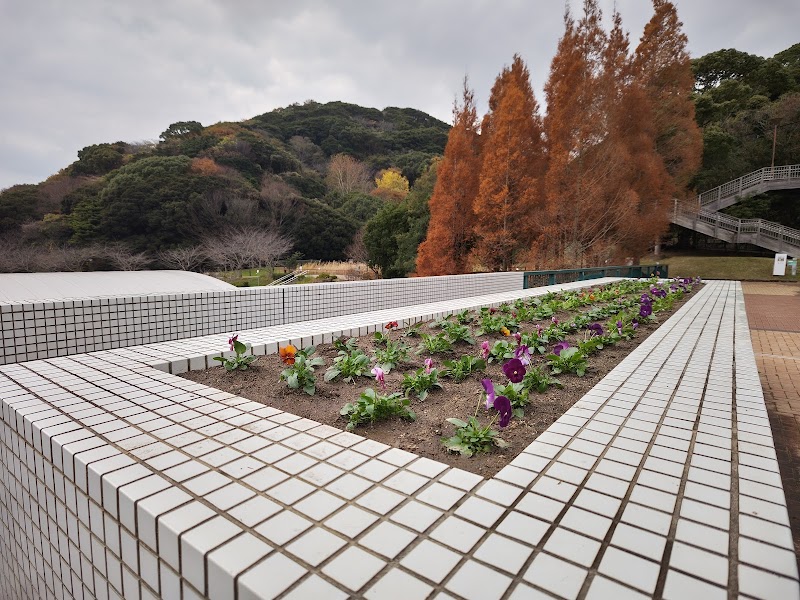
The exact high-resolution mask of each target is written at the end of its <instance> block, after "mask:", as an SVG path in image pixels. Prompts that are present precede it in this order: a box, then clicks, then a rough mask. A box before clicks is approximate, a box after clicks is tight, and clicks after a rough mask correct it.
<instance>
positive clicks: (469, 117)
mask: <svg viewBox="0 0 800 600" xmlns="http://www.w3.org/2000/svg"><path fill="white" fill-rule="evenodd" d="M479 172H480V157H479V155H478V115H477V111H476V109H475V98H474V94H473V92H472V90H470V89H469V87H468V86H467V79H466V78H464V90H463V92H462V103H461V104H460V105H459V104H458V103H456V104H455V105H454V106H453V128H452V129H451V130H450V134H449V135H448V138H447V146H445V149H444V158H443V159H442V161H441V163H440V164H439V167H438V171H437V177H436V185H435V186H434V188H433V194H432V195H431V198H430V201H429V206H430V215H431V216H430V223H429V225H428V233H427V236H426V238H425V241H423V242H422V243H421V244H420V245H419V249H418V251H417V274H419V275H449V274H454V273H466V272H469V271H470V269H469V263H468V260H467V259H468V256H469V251H470V249H471V247H472V244H473V237H474V236H473V223H474V213H473V205H474V203H475V197H476V196H477V194H478V175H479Z"/></svg>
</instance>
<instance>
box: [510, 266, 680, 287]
mask: <svg viewBox="0 0 800 600" xmlns="http://www.w3.org/2000/svg"><path fill="white" fill-rule="evenodd" d="M654 276H655V277H669V265H660V264H658V263H656V264H655V265H625V266H614V267H589V268H585V269H559V270H556V271H525V275H524V282H523V289H526V290H527V289H529V288H534V287H541V286H543V285H555V284H557V283H569V282H572V281H586V280H589V279H599V278H601V277H635V278H637V279H638V278H642V277H645V278H647V277H654Z"/></svg>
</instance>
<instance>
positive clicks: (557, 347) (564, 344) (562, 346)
mask: <svg viewBox="0 0 800 600" xmlns="http://www.w3.org/2000/svg"><path fill="white" fill-rule="evenodd" d="M567 348H569V342H558V343H557V344H556V345H555V346H553V354H555V355H556V356H561V351H562V350H566V349H567Z"/></svg>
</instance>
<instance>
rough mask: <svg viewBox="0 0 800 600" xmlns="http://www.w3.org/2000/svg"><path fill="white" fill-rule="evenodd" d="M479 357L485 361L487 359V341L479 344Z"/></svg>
mask: <svg viewBox="0 0 800 600" xmlns="http://www.w3.org/2000/svg"><path fill="white" fill-rule="evenodd" d="M481 356H482V357H483V360H486V359H487V358H489V342H488V341H483V342H481Z"/></svg>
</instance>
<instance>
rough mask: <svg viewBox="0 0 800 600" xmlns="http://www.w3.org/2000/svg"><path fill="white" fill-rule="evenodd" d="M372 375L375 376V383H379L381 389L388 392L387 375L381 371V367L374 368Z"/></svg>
mask: <svg viewBox="0 0 800 600" xmlns="http://www.w3.org/2000/svg"><path fill="white" fill-rule="evenodd" d="M371 373H372V374H373V375H375V381H377V382H378V383H379V384H380V386H381V389H382V390H383V391H384V392H385V391H386V378H385V376H384V375H385V374H384V372H383V369H381V368H380V367H379V366H377V365H376V366H375V367H373V369H372V371H371Z"/></svg>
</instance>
